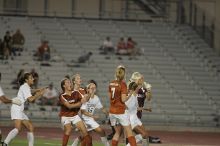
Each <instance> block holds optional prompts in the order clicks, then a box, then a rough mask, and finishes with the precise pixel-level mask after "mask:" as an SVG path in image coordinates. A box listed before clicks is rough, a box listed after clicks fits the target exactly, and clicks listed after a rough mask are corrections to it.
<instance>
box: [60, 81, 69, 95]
mask: <svg viewBox="0 0 220 146" xmlns="http://www.w3.org/2000/svg"><path fill="white" fill-rule="evenodd" d="M66 80H69V79H68V78H64V79H62V80H61V83H60V87H61V89H62V90H63V92H65V89H64V87H63V85H64V84H65V81H66Z"/></svg>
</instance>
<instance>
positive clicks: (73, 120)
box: [61, 115, 82, 128]
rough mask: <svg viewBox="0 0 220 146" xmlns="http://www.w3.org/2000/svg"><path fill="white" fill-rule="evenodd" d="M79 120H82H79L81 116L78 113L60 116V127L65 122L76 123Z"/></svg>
mask: <svg viewBox="0 0 220 146" xmlns="http://www.w3.org/2000/svg"><path fill="white" fill-rule="evenodd" d="M80 121H82V120H81V118H80V117H79V116H78V115H75V116H74V117H61V125H62V128H63V127H64V125H66V124H70V123H71V125H75V124H76V123H78V122H80Z"/></svg>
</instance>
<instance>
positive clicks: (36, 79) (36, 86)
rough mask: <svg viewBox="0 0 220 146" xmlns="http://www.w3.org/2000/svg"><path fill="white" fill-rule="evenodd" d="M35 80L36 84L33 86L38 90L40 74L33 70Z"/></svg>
mask: <svg viewBox="0 0 220 146" xmlns="http://www.w3.org/2000/svg"><path fill="white" fill-rule="evenodd" d="M30 73H31V74H32V76H33V78H34V84H33V85H32V88H33V89H37V88H38V81H39V75H38V73H37V72H36V71H35V69H34V68H33V69H32V70H31V72H30Z"/></svg>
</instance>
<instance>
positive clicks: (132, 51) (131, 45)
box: [126, 37, 140, 59]
mask: <svg viewBox="0 0 220 146" xmlns="http://www.w3.org/2000/svg"><path fill="white" fill-rule="evenodd" d="M126 47H127V50H128V55H130V56H131V57H130V58H129V59H132V58H133V59H136V58H135V56H136V55H137V54H140V51H139V49H138V48H137V43H136V42H135V41H133V39H132V38H131V37H128V39H127V43H126Z"/></svg>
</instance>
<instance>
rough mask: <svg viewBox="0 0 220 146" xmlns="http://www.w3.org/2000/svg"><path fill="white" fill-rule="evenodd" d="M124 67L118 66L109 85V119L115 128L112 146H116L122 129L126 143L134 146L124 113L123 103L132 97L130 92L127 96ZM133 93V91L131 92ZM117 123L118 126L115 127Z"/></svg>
mask: <svg viewBox="0 0 220 146" xmlns="http://www.w3.org/2000/svg"><path fill="white" fill-rule="evenodd" d="M124 77H125V67H124V66H121V65H119V66H118V67H117V68H116V71H115V78H116V79H115V80H113V81H111V82H110V83H109V97H110V109H109V119H110V122H111V125H112V126H114V128H115V134H114V136H113V139H112V146H117V145H118V141H119V138H120V134H121V130H122V127H123V129H124V132H125V135H126V137H127V138H128V142H129V143H130V145H131V146H136V145H137V144H136V141H135V138H134V136H133V134H132V129H131V125H130V120H129V117H128V115H127V114H126V113H125V109H126V105H125V102H126V101H127V100H128V99H129V97H130V96H131V95H132V92H131V93H129V95H127V94H128V92H127V86H126V83H125V81H124ZM133 92H134V91H133ZM117 123H119V124H120V125H116V124H117Z"/></svg>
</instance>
